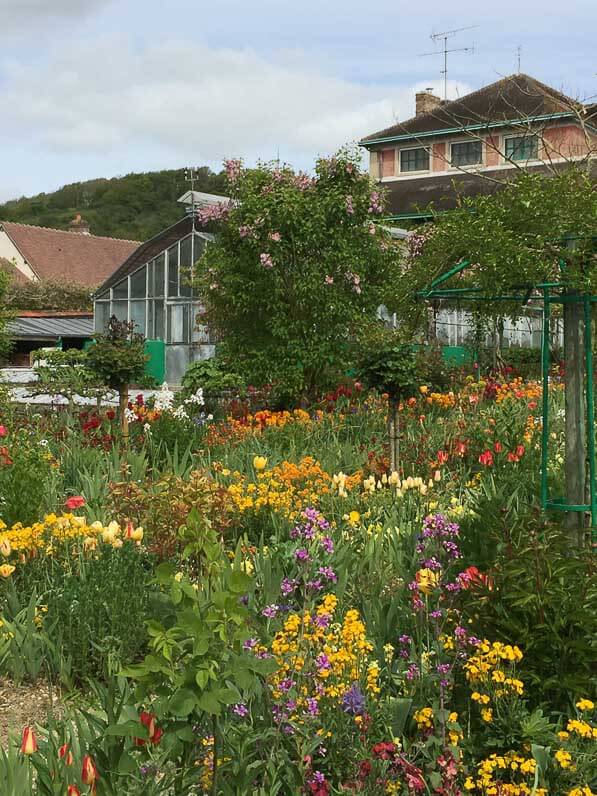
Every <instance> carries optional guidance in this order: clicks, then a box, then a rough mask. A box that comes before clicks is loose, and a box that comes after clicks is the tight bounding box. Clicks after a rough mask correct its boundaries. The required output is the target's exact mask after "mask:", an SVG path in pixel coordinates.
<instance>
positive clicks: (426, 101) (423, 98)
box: [415, 88, 442, 116]
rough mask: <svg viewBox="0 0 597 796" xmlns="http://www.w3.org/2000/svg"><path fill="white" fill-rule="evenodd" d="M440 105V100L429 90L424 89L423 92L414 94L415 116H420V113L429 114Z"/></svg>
mask: <svg viewBox="0 0 597 796" xmlns="http://www.w3.org/2000/svg"><path fill="white" fill-rule="evenodd" d="M441 104H442V101H441V99H440V98H439V97H436V96H435V94H432V93H431V89H430V88H426V89H425V91H418V92H417V93H416V94H415V108H416V116H420V115H421V114H422V113H429V112H430V111H433V110H435V108H439V106H440V105H441Z"/></svg>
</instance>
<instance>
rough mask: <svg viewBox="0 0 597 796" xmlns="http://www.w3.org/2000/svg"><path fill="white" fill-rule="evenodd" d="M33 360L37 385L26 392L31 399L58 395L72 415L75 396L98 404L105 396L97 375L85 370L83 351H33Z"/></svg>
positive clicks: (86, 364)
mask: <svg viewBox="0 0 597 796" xmlns="http://www.w3.org/2000/svg"><path fill="white" fill-rule="evenodd" d="M34 356H35V358H36V359H37V364H36V365H35V367H34V371H35V374H36V375H37V381H36V382H35V384H34V385H33V386H32V387H30V388H29V393H30V394H31V395H46V394H47V395H54V396H55V395H61V396H62V397H63V398H66V400H67V401H68V406H69V410H70V411H71V412H72V410H73V409H74V406H75V398H76V397H77V396H81V397H83V398H95V399H96V400H97V401H98V402H99V401H101V399H102V398H103V397H104V396H105V395H106V394H107V392H108V390H107V388H106V387H105V386H104V384H103V383H102V382H101V381H100V379H99V377H98V374H97V373H96V372H95V371H94V370H92V369H91V368H90V367H89V359H88V354H87V352H86V351H79V350H78V349H76V348H70V349H69V350H68V351H61V350H60V349H55V350H51V351H36V352H34Z"/></svg>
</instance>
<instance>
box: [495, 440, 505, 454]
mask: <svg viewBox="0 0 597 796" xmlns="http://www.w3.org/2000/svg"><path fill="white" fill-rule="evenodd" d="M493 450H494V451H495V452H496V453H501V452H502V451H503V450H504V447H503V445H502V443H501V442H496V443H495V444H494V446H493Z"/></svg>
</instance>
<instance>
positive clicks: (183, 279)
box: [180, 235, 193, 296]
mask: <svg viewBox="0 0 597 796" xmlns="http://www.w3.org/2000/svg"><path fill="white" fill-rule="evenodd" d="M192 266H193V238H192V236H191V235H189V237H188V238H185V239H184V240H181V242H180V295H181V296H191V294H192V290H191V279H192Z"/></svg>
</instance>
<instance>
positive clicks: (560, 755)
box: [554, 749, 572, 768]
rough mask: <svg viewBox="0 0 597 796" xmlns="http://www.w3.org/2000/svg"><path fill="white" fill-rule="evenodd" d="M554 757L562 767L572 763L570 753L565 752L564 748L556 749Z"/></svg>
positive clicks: (568, 766)
mask: <svg viewBox="0 0 597 796" xmlns="http://www.w3.org/2000/svg"><path fill="white" fill-rule="evenodd" d="M554 757H555V759H556V760H557V761H558V763H559V764H560V766H561V767H562V768H570V766H571V764H572V755H571V754H570V752H566V751H565V750H564V749H558V751H557V752H556V753H555V755H554Z"/></svg>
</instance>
